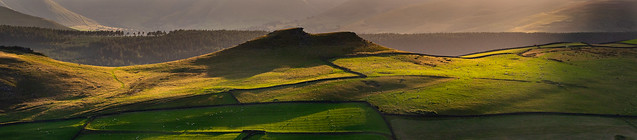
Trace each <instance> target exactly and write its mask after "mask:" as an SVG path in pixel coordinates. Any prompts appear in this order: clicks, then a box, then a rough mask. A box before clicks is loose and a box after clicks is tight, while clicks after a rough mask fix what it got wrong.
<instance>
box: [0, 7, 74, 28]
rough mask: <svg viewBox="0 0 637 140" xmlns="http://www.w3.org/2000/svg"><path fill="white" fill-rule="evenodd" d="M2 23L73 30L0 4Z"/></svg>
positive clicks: (0, 22)
mask: <svg viewBox="0 0 637 140" xmlns="http://www.w3.org/2000/svg"><path fill="white" fill-rule="evenodd" d="M0 25H12V26H27V27H42V28H51V29H59V30H71V28H68V27H65V26H64V25H60V24H58V23H55V22H53V21H49V20H46V19H43V18H39V17H34V16H30V15H26V14H22V13H20V12H16V11H13V10H11V9H9V8H6V7H2V6H0Z"/></svg>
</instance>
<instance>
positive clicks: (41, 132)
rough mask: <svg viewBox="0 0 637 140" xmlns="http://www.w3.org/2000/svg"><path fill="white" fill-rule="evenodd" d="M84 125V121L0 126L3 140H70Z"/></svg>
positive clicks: (0, 135)
mask: <svg viewBox="0 0 637 140" xmlns="http://www.w3.org/2000/svg"><path fill="white" fill-rule="evenodd" d="M84 123H86V120H85V119H75V120H67V121H56V122H40V123H25V124H13V125H7V126H0V138H2V139H3V140H36V139H40V140H43V139H48V140H70V139H72V138H73V136H75V134H77V133H78V132H79V131H80V129H81V128H82V126H84Z"/></svg>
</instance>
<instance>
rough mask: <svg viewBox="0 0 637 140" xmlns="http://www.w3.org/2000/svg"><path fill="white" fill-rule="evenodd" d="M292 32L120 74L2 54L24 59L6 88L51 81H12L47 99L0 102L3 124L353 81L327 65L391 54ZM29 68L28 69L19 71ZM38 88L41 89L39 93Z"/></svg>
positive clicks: (350, 39) (344, 39)
mask: <svg viewBox="0 0 637 140" xmlns="http://www.w3.org/2000/svg"><path fill="white" fill-rule="evenodd" d="M294 34H296V32H295V31H294V29H292V30H288V31H280V32H277V33H273V34H271V35H268V36H264V37H262V38H259V39H256V40H253V41H249V42H247V43H244V44H241V45H239V46H237V47H234V48H231V49H226V50H223V51H220V52H215V53H211V54H207V55H203V56H199V57H194V58H190V59H185V60H180V61H173V62H167V63H160V64H151V65H139V66H128V67H117V68H115V67H97V66H87V65H80V64H72V63H66V62H60V61H55V60H52V59H50V58H48V57H43V56H36V55H30V54H23V55H16V54H10V53H2V57H8V58H10V59H17V60H20V61H19V62H22V61H25V63H9V64H6V65H0V68H6V69H8V73H14V72H15V73H17V74H14V75H9V76H7V77H0V79H2V80H0V81H2V83H7V82H4V81H7V79H9V81H10V80H12V79H16V78H18V77H17V76H16V75H27V76H34V77H33V78H28V79H47V80H35V81H27V83H24V84H17V83H18V82H21V81H10V82H8V83H10V84H9V85H29V86H28V87H21V86H17V87H15V89H19V90H18V91H22V89H29V90H32V89H36V90H35V91H32V92H33V93H29V94H33V95H38V94H45V95H41V96H36V97H21V98H24V99H17V100H8V101H26V102H3V103H4V104H5V105H4V106H0V107H1V109H0V110H4V111H5V112H8V113H7V118H4V117H3V118H0V120H3V121H12V120H42V119H55V118H64V117H75V116H87V115H96V114H100V113H103V112H102V111H105V110H132V109H147V108H144V106H140V105H136V104H139V103H142V104H146V103H149V102H156V101H158V100H159V101H162V100H163V101H165V100H166V99H178V98H182V97H190V96H194V95H211V96H216V95H218V94H223V92H225V91H228V90H231V89H253V88H263V87H270V86H277V85H283V84H294V83H300V82H306V81H312V80H319V79H328V78H340V77H353V76H357V75H355V74H351V73H348V72H345V71H343V70H340V69H336V68H332V67H331V66H329V65H327V64H326V62H324V61H322V59H323V58H325V57H336V56H344V55H348V54H355V53H374V52H379V51H391V50H390V49H388V48H384V47H382V46H378V45H375V44H373V43H370V42H365V41H364V40H362V39H360V38H358V37H357V36H355V34H353V33H332V34H316V35H312V34H307V36H308V37H309V40H307V41H308V42H306V43H307V45H301V46H299V44H304V42H298V40H295V39H290V38H294V37H297V36H295V35H294ZM273 42H275V43H273ZM27 64H28V65H27ZM24 65H27V66H28V68H20V67H24ZM43 68H47V69H43ZM3 70H4V69H3ZM42 71H44V73H43V72H42ZM48 72H50V73H48ZM47 74H48V75H47ZM43 81H53V82H43ZM31 85H36V87H33V86H31ZM38 85H39V86H40V87H37V86H38ZM38 89H41V90H38ZM18 95H28V94H26V93H20V94H18ZM219 97H221V96H219ZM221 98H223V99H221V100H214V101H213V102H211V103H208V104H226V103H234V102H228V101H229V100H230V99H229V98H228V96H224V97H221ZM131 104H132V105H131ZM173 105H174V106H173ZM177 106H183V105H179V104H170V105H168V104H164V105H163V106H162V107H177ZM127 107H131V108H127Z"/></svg>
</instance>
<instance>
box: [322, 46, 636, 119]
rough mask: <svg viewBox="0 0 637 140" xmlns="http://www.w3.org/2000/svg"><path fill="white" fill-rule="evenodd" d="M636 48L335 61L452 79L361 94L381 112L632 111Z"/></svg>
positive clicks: (374, 71)
mask: <svg viewBox="0 0 637 140" xmlns="http://www.w3.org/2000/svg"><path fill="white" fill-rule="evenodd" d="M635 54H636V52H635V49H618V48H591V47H578V48H540V49H532V50H530V51H528V52H525V53H523V54H520V55H517V54H504V55H497V56H490V57H484V58H478V59H462V58H438V57H428V56H417V55H386V56H373V57H352V58H340V59H335V60H334V61H333V62H334V63H335V64H337V65H340V66H343V67H346V68H349V69H351V70H353V71H357V72H361V73H363V74H366V75H369V76H381V77H382V76H399V75H423V76H445V77H453V78H457V80H452V81H449V82H446V83H442V84H436V85H431V86H425V87H420V88H416V89H401V90H402V91H398V92H386V93H384V94H374V95H373V96H369V97H367V99H365V100H366V101H369V102H370V103H372V104H374V105H375V106H378V107H379V108H380V109H381V111H382V112H385V113H396V114H409V113H410V112H414V111H416V112H418V111H424V112H425V113H426V112H437V113H438V114H446V115H475V114H491V113H507V112H527V111H531V112H573V113H601V114H626V115H635V114H637V110H635V109H634V105H633V104H636V103H635V102H634V101H633V100H636V99H637V97H636V96H634V95H633V94H632V93H634V92H635V91H637V89H636V88H634V86H632V85H631V84H630V83H633V81H637V79H635V77H637V73H634V71H635V70H637V69H636V68H637V66H635V62H636V61H637V58H636V57H635ZM326 89H330V88H326ZM328 91H329V90H328ZM609 91H612V92H609ZM316 92H317V93H321V91H320V90H319V91H316Z"/></svg>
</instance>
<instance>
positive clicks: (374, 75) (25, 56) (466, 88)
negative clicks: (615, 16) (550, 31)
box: [0, 28, 637, 139]
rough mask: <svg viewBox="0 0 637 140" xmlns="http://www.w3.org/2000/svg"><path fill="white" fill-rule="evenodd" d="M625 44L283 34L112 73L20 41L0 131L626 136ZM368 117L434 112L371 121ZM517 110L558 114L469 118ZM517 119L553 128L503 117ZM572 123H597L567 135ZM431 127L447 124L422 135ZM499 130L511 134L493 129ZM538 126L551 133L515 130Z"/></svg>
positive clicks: (7, 72) (7, 63)
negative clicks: (455, 51)
mask: <svg viewBox="0 0 637 140" xmlns="http://www.w3.org/2000/svg"><path fill="white" fill-rule="evenodd" d="M631 41H632V40H631ZM631 41H625V42H616V43H608V44H585V43H553V44H546V45H538V46H531V47H519V48H512V49H504V50H494V51H487V52H481V53H475V54H470V55H465V56H459V57H439V56H430V55H425V54H417V53H409V52H402V51H397V50H393V49H389V48H385V47H383V46H380V45H377V44H374V43H371V42H369V41H366V40H364V39H362V38H360V37H358V36H357V35H356V34H354V33H350V32H338V33H325V34H308V33H306V32H304V31H303V29H301V28H293V29H285V30H279V31H275V32H272V33H269V34H267V35H265V36H262V37H259V38H257V39H254V40H252V41H248V42H245V43H243V44H240V45H237V46H235V47H232V48H229V49H225V50H222V51H218V52H214V53H210V54H206V55H201V56H198V57H193V58H189V59H184V60H179V61H172V62H166V63H158V64H150V65H136V66H126V67H98V66H87V65H80V64H73V63H67V62H60V61H56V60H53V59H50V58H48V57H46V56H43V55H41V54H39V53H35V52H33V51H32V50H29V49H25V48H21V47H2V48H1V49H0V50H2V52H1V53H0V60H1V61H3V63H0V70H2V73H0V76H1V77H0V94H2V95H3V96H2V97H3V98H2V103H3V104H0V105H2V106H0V107H1V110H0V122H3V123H2V124H1V125H0V126H1V127H0V134H4V133H3V132H6V133H11V131H10V129H4V130H3V128H11V127H23V126H25V125H27V126H28V125H29V124H33V123H53V122H56V123H60V121H55V120H51V119H60V118H70V119H83V118H88V119H87V121H85V122H89V123H83V124H84V125H85V126H86V127H81V128H83V129H81V130H79V131H76V132H79V133H75V134H79V135H78V136H80V137H78V138H79V139H96V138H102V137H107V136H108V137H117V138H120V139H127V138H145V139H158V138H164V139H177V138H193V139H194V138H197V139H207V138H214V139H231V138H241V139H244V138H245V139H259V138H263V139H295V138H299V137H312V138H314V139H332V138H361V139H363V138H364V139H391V138H394V137H395V136H399V137H400V138H405V137H410V136H414V137H415V138H418V139H422V138H426V137H434V138H474V137H475V138H499V137H505V136H511V137H514V138H520V137H525V136H526V135H527V134H529V135H536V134H537V135H540V136H538V137H534V136H529V138H545V137H546V136H552V135H553V134H555V135H560V136H561V135H566V136H565V137H568V138H577V137H584V136H591V137H596V138H597V137H600V138H601V137H606V136H608V135H610V134H615V133H617V134H616V135H617V137H621V138H623V137H626V138H632V137H634V136H633V135H634V133H629V131H623V130H624V128H629V126H632V127H634V125H631V124H633V123H634V122H635V121H634V120H632V119H631V118H634V116H635V115H637V109H635V105H636V104H637V102H635V101H637V96H636V95H635V94H634V93H637V87H635V86H633V83H635V82H637V79H636V78H635V77H637V72H635V71H637V66H636V64H637V63H635V62H637V45H634V44H630V42H631ZM35 79H37V80H35ZM17 101H19V102H17ZM367 103H369V104H367ZM377 111H379V112H380V113H383V114H385V115H410V116H419V117H422V116H428V117H439V118H440V119H439V120H438V119H428V118H419V119H414V120H410V119H404V118H401V117H396V118H393V117H389V120H390V121H385V120H384V119H383V116H381V115H378V112H377ZM520 112H522V113H524V112H544V113H546V112H548V113H554V114H558V115H557V116H556V117H548V118H543V117H542V116H532V115H530V116H522V117H515V116H507V115H503V116H505V117H501V118H495V120H501V121H502V122H503V123H504V124H502V125H500V124H497V123H496V124H494V123H491V122H492V120H489V119H490V118H480V116H479V115H488V114H503V113H520ZM564 114H567V115H566V116H568V115H571V116H580V117H571V118H573V119H574V120H577V121H578V122H582V123H573V122H572V121H563V120H565V119H566V118H568V117H566V118H565V117H564ZM449 115H460V116H466V115H478V117H476V118H470V119H460V120H453V117H451V118H448V116H449ZM615 115H624V116H623V117H622V116H619V117H618V116H615ZM586 116H588V117H586ZM385 117H386V116H385ZM595 117H606V118H610V119H605V118H595ZM617 118H619V119H624V120H625V121H624V123H622V122H621V121H618V120H617ZM446 119H451V120H450V121H448V120H446ZM533 119H540V120H533ZM31 120H51V122H49V121H44V122H33V123H28V121H31ZM520 120H529V121H531V122H533V121H535V122H542V121H555V122H560V124H559V125H558V126H553V125H549V124H548V123H530V124H526V125H525V126H528V127H512V126H511V125H510V124H512V123H510V122H519V121H520ZM15 121H17V122H22V121H26V123H17V124H16V123H11V122H15ZM77 121H81V120H77ZM596 121H598V122H599V123H598V124H597V123H595V124H590V125H588V124H587V123H589V122H596ZM69 123H72V124H73V125H72V126H74V127H69V124H66V123H64V124H61V125H54V124H51V127H53V128H58V127H59V128H64V129H59V130H57V129H56V131H65V132H69V133H70V132H71V130H77V129H76V127H75V126H77V123H76V122H69ZM387 124H390V125H391V126H392V128H388V127H386V126H387ZM407 124H414V125H407ZM415 124H418V125H415ZM421 124H422V125H421ZM458 124H477V125H481V124H492V125H491V126H488V127H487V129H484V130H483V129H475V130H474V128H473V127H469V126H466V127H463V128H468V129H470V131H471V132H470V133H465V134H463V135H453V133H458V131H457V127H460V126H459V125H458ZM45 125H46V124H45ZM560 125H564V126H572V127H578V128H577V129H567V128H565V129H561V127H559V126H560ZM582 125H585V126H589V127H594V128H599V129H605V130H607V131H601V130H600V131H587V130H588V129H585V128H582V129H579V127H582ZM439 126H449V127H448V128H450V129H436V131H435V132H429V131H428V132H423V131H425V130H431V129H433V128H438V127H439ZM503 127H508V128H515V129H507V131H497V130H498V129H501V128H503ZM476 128H478V127H476ZM538 129H542V130H544V129H546V130H554V129H555V130H558V129H559V130H564V131H556V132H554V133H548V132H547V133H541V131H537V133H523V134H520V133H521V132H526V131H534V130H538ZM392 130H394V131H392ZM38 131H39V129H36V130H35V131H28V132H26V131H25V132H24V133H25V135H26V133H38ZM494 131H497V132H503V134H502V135H500V134H493V132H494ZM583 131H586V132H594V134H583ZM619 132H621V133H619ZM433 134H437V135H434V136H429V135H433ZM570 134H573V135H570ZM521 135H524V136H521ZM33 136H34V137H38V136H40V135H33ZM64 136H68V135H67V134H64Z"/></svg>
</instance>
